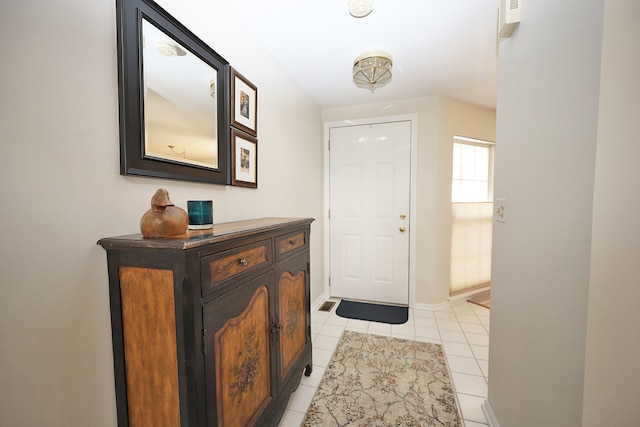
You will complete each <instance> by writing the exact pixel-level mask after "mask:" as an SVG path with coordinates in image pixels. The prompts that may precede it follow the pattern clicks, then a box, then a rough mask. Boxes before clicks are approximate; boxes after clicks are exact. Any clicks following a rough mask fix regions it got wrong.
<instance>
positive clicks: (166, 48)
mask: <svg viewBox="0 0 640 427" xmlns="http://www.w3.org/2000/svg"><path fill="white" fill-rule="evenodd" d="M142 40H143V67H142V68H143V82H144V156H145V157H146V158H158V159H163V160H168V161H171V162H175V163H185V164H188V165H195V166H199V167H205V168H213V169H215V168H217V167H218V129H217V119H216V118H217V117H218V116H217V100H216V97H217V94H216V81H217V71H216V70H215V69H214V68H213V67H211V66H210V65H209V64H207V63H205V62H204V61H203V60H201V59H200V58H199V57H197V56H196V55H194V54H193V53H192V52H191V51H189V50H188V49H186V48H185V47H184V46H182V45H181V44H180V43H178V42H177V41H175V40H174V39H172V38H171V37H170V36H168V35H167V34H165V33H164V32H162V31H161V30H160V29H158V28H157V27H155V26H154V25H153V24H152V23H150V22H149V21H147V20H145V19H143V20H142Z"/></svg>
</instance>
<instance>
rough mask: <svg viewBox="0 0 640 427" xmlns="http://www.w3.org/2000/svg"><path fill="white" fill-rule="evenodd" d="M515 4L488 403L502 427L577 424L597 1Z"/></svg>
mask: <svg viewBox="0 0 640 427" xmlns="http://www.w3.org/2000/svg"><path fill="white" fill-rule="evenodd" d="M523 4H524V5H523V12H522V22H521V24H520V26H519V27H518V28H517V29H516V31H515V32H514V34H513V36H512V37H511V38H510V39H506V40H503V41H501V42H500V46H499V64H498V66H499V68H498V75H499V81H498V108H497V130H496V132H497V141H496V144H497V146H498V147H499V148H498V149H497V150H496V178H495V188H496V191H495V195H496V197H504V198H506V204H505V206H506V218H507V222H506V224H500V223H494V238H493V248H494V251H493V281H492V288H491V298H492V301H491V337H490V339H491V346H490V349H489V352H490V358H489V399H488V400H489V402H490V405H491V407H492V409H493V411H494V413H495V415H496V417H497V419H498V421H499V423H500V425H501V426H506V427H509V426H518V427H527V426H542V425H544V426H550V427H552V426H563V427H566V426H579V425H580V424H581V417H582V410H583V408H582V405H583V396H582V394H583V380H584V368H585V337H586V333H587V298H588V293H589V275H590V256H591V237H592V236H591V233H592V228H591V220H592V213H593V204H594V200H593V191H594V174H595V164H596V142H597V141H598V136H597V123H598V108H599V107H598V99H599V92H600V91H599V82H600V56H601V55H600V51H601V45H602V43H601V40H602V25H603V24H602V20H603V4H604V2H603V0H567V1H563V2H557V1H554V0H538V1H530V2H526V3H524V2H523ZM607 425H612V424H608V423H607Z"/></svg>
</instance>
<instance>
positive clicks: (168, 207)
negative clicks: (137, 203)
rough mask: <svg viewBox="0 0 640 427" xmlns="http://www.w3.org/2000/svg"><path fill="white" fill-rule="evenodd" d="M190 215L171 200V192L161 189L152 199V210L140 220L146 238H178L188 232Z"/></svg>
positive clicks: (141, 229)
mask: <svg viewBox="0 0 640 427" xmlns="http://www.w3.org/2000/svg"><path fill="white" fill-rule="evenodd" d="M188 226H189V215H187V213H186V212H185V211H184V209H181V208H179V207H177V206H174V204H173V203H171V200H169V192H168V191H167V190H166V189H164V188H159V189H158V191H156V194H154V195H153V197H152V198H151V209H149V210H148V211H146V212H145V213H144V215H142V218H141V219H140V231H142V235H143V236H144V237H176V236H180V235H182V234H185V233H186V232H187V227H188Z"/></svg>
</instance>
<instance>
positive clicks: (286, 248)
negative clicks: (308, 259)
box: [276, 230, 309, 259]
mask: <svg viewBox="0 0 640 427" xmlns="http://www.w3.org/2000/svg"><path fill="white" fill-rule="evenodd" d="M308 237H309V236H307V230H300V231H297V232H295V233H290V234H285V235H283V236H278V237H276V250H277V251H278V252H277V255H278V259H281V258H285V257H287V256H289V255H293V254H294V253H296V252H299V251H301V250H303V249H305V248H306V247H308V246H309V238H308Z"/></svg>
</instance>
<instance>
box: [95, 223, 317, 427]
mask: <svg viewBox="0 0 640 427" xmlns="http://www.w3.org/2000/svg"><path fill="white" fill-rule="evenodd" d="M312 221H313V219H312V218H305V219H297V218H296V219H293V218H263V219H256V220H249V221H238V222H231V223H224V224H216V225H214V228H213V230H190V231H188V235H187V237H180V238H164V239H157V238H155V239H148V238H144V237H142V235H140V234H136V235H129V236H120V237H112V238H105V239H101V240H100V241H99V242H98V244H100V245H101V246H102V247H104V249H105V250H106V251H107V259H108V269H109V295H110V300H111V324H112V335H113V356H114V367H115V389H116V402H117V410H118V425H119V426H131V427H149V426H153V427H161V426H167V427H176V426H180V427H187V426H189V427H192V426H225V427H227V426H251V425H257V426H277V425H278V421H279V420H280V418H281V417H282V414H283V413H284V410H285V408H286V405H287V401H288V400H289V396H290V395H291V393H292V392H293V391H294V390H295V389H296V388H297V387H298V384H299V383H300V379H301V376H302V374H303V372H304V374H305V375H307V376H309V375H310V374H311V369H312V361H311V319H310V312H309V304H310V296H309V285H310V282H309V272H310V270H309V269H310V266H309V234H310V226H311V222H312Z"/></svg>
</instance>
